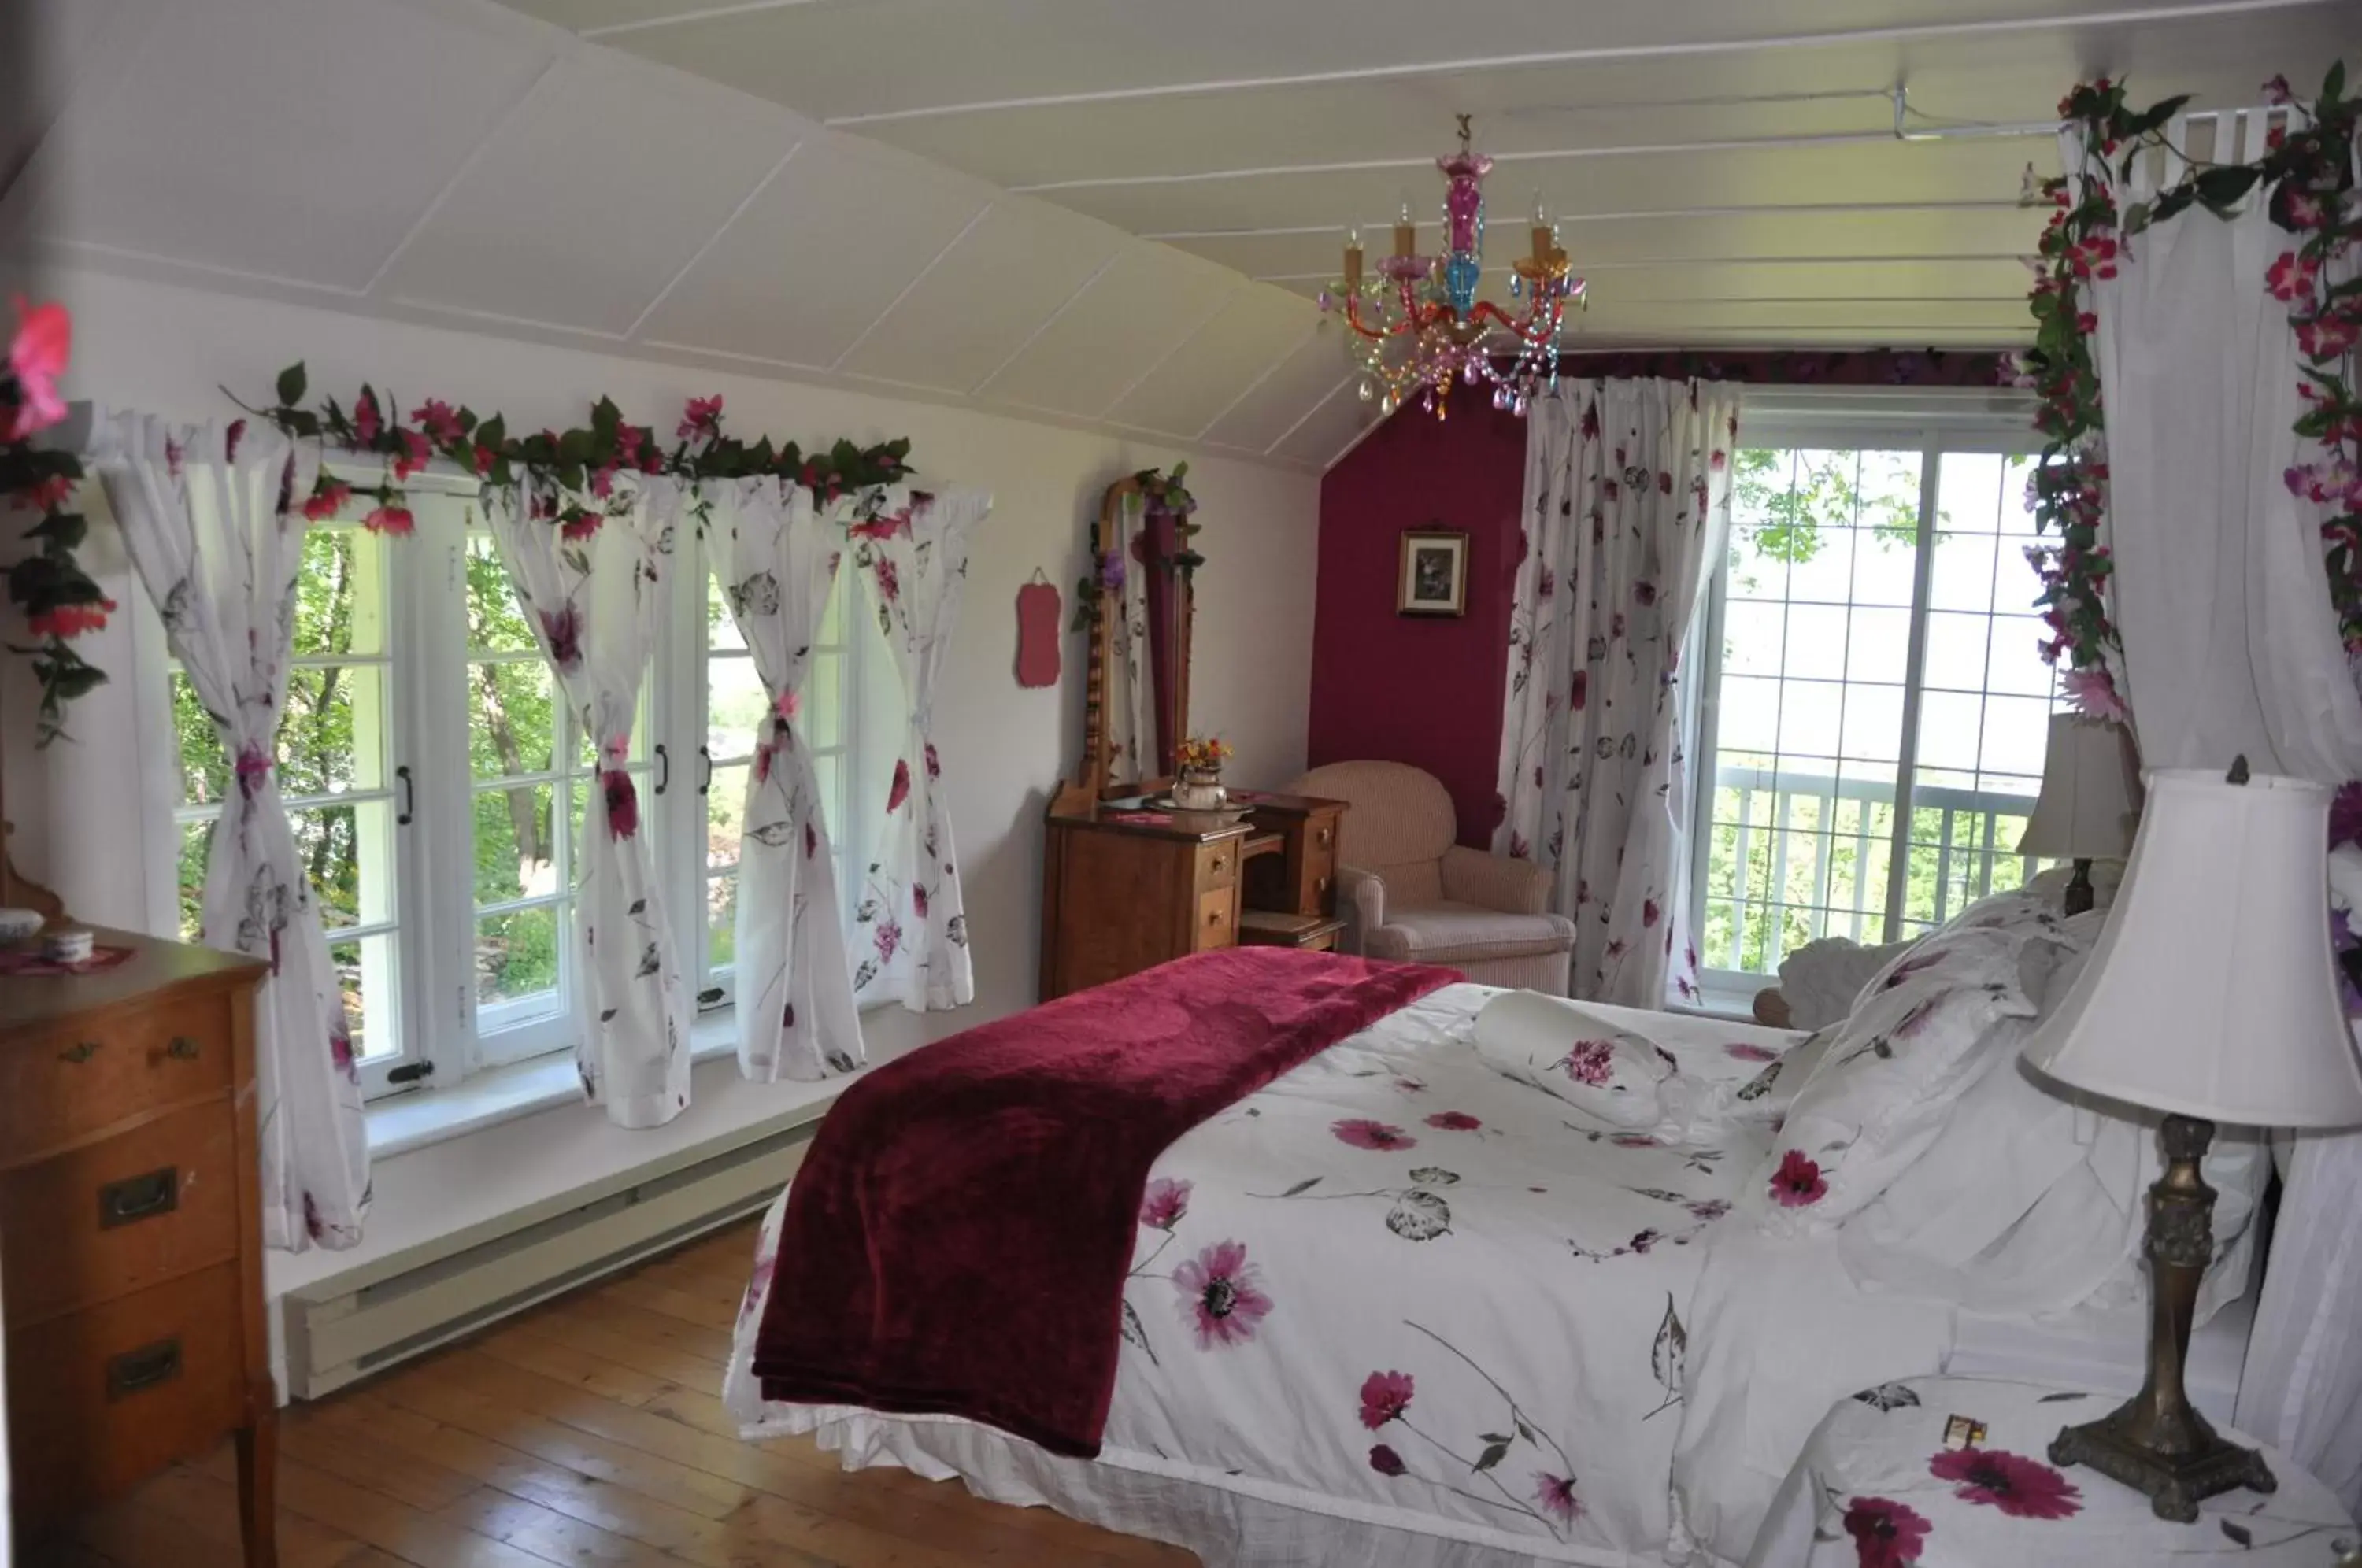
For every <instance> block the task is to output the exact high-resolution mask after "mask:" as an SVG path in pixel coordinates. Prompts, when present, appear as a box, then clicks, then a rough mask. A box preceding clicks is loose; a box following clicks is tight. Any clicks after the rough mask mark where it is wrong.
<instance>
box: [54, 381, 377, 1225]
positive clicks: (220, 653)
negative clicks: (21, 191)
mask: <svg viewBox="0 0 2362 1568" xmlns="http://www.w3.org/2000/svg"><path fill="white" fill-rule="evenodd" d="M91 447H92V450H91V458H92V466H93V467H94V469H96V471H97V473H98V477H99V479H100V480H101V482H102V483H104V484H105V487H106V495H107V501H108V502H109V504H110V505H111V506H112V507H113V509H114V512H115V515H116V520H117V521H118V522H119V523H120V524H121V525H122V529H123V541H124V545H125V547H126V549H127V551H128V553H129V555H130V557H131V564H132V568H133V569H134V570H135V571H137V572H138V576H139V580H140V583H141V585H142V586H143V587H144V588H145V589H146V590H147V591H148V594H149V597H150V598H152V599H153V600H154V601H155V602H156V606H157V608H158V610H159V611H160V612H161V613H162V615H163V620H164V635H165V637H166V640H167V642H168V643H169V644H170V646H171V650H172V655H173V657H176V658H178V659H179V660H180V661H181V664H182V668H184V669H185V670H186V671H187V672H188V678H189V683H190V685H191V686H192V687H193V688H194V690H195V691H196V694H197V698H198V701H201V702H203V703H204V708H205V712H207V713H208V714H209V715H210V716H211V717H212V719H213V722H214V726H215V729H216V730H217V731H218V732H219V733H220V735H221V740H222V746H223V749H224V750H225V751H226V752H227V753H228V755H229V756H230V758H231V759H232V770H231V771H232V777H233V778H234V779H235V781H236V785H235V788H234V789H233V790H232V791H231V792H230V793H229V795H228V797H227V798H226V800H225V801H223V803H222V816H221V823H220V824H219V825H218V826H217V827H215V830H214V835H213V848H212V851H211V853H210V855H209V856H208V858H207V862H206V867H205V893H204V941H205V943H206V944H207V945H208V946H213V947H222V948H229V949H233V950H235V951H237V952H239V953H245V954H248V955H252V956H254V957H257V958H267V959H269V960H270V969H271V972H270V978H268V979H266V980H265V981H264V982H263V984H262V989H261V994H260V995H259V998H258V999H257V1002H256V1006H255V1013H254V1031H255V1090H256V1098H257V1104H256V1107H255V1121H256V1126H257V1129H258V1131H259V1135H260V1140H261V1164H262V1171H261V1187H262V1235H263V1242H264V1243H265V1244H266V1245H269V1246H273V1247H283V1248H285V1249H287V1250H289V1251H291V1252H302V1251H304V1249H305V1248H307V1247H309V1246H312V1245H315V1244H316V1245H320V1246H325V1247H349V1246H351V1245H353V1244H354V1243H355V1242H359V1240H360V1239H361V1221H362V1219H363V1216H364V1215H365V1214H366V1213H367V1212H368V1209H369V1200H370V1187H369V1139H368V1136H367V1133H366V1132H365V1130H364V1128H363V1126H362V1122H361V1091H360V1082H359V1077H357V1075H356V1073H355V1070H354V1065H353V1049H352V1036H351V1032H350V1031H349V1029H348V1023H347V1021H346V1017H345V1008H344V998H343V992H342V989H341V988H340V987H339V985H338V982H337V973H336V969H335V967H334V966H332V965H331V964H330V962H329V957H328V944H327V940H326V937H325V936H324V935H323V934H322V933H321V930H320V912H319V910H318V909H317V908H316V907H315V905H314V903H313V900H312V886H311V883H310V881H309V880H308V879H307V878H305V876H304V866H303V862H302V860H301V859H300V858H299V857H298V856H297V855H296V850H295V838H294V834H293V831H292V828H291V827H290V826H289V823H288V820H287V809H286V807H285V806H284V805H282V804H281V801H280V796H279V778H278V770H277V767H275V760H276V756H277V750H278V734H279V715H280V713H281V710H282V708H283V706H284V703H285V700H286V696H287V674H288V658H289V653H290V648H291V646H292V641H293V637H294V627H295V585H296V580H297V576H298V574H299V572H300V570H301V569H302V566H303V560H304V528H305V526H306V525H305V523H304V512H303V502H304V498H305V497H307V496H309V495H310V494H311V493H312V480H313V476H314V475H315V473H316V472H317V471H318V468H319V451H318V448H317V447H316V446H315V444H313V443H311V442H290V441H289V440H288V439H287V438H286V437H285V436H281V434H280V433H279V432H278V431H277V430H276V429H274V428H272V427H270V426H269V425H260V424H259V423H257V424H254V425H249V424H248V422H247V421H245V420H242V419H241V420H237V421H234V422H233V423H231V424H229V425H170V424H167V423H166V422H165V421H163V420H161V419H158V418H156V417H154V416H152V415H149V414H116V415H114V416H112V417H102V418H101V419H99V420H98V421H97V422H96V424H95V425H94V428H93V431H92V438H91Z"/></svg>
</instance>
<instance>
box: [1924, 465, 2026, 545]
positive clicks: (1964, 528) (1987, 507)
mask: <svg viewBox="0 0 2362 1568" xmlns="http://www.w3.org/2000/svg"><path fill="white" fill-rule="evenodd" d="M2002 461H2003V459H2002V458H2001V456H2000V454H1999V453H1995V452H1947V453H1945V454H1944V462H1943V466H1942V468H1941V469H1940V470H1939V471H1938V472H1937V476H1936V505H1937V514H1936V526H1937V527H1938V528H1941V529H1950V530H1954V531H1957V532H1959V533H1963V534H1990V533H1992V532H1993V531H1994V530H1995V529H1996V528H1997V527H1998V526H1999V525H2000V512H2001V507H2002V504H2003V501H2002V491H2003V485H2002ZM2018 482H2019V485H2020V488H2021V489H2022V488H2023V486H2024V484H2025V481H2024V480H2019V481H2018Z"/></svg>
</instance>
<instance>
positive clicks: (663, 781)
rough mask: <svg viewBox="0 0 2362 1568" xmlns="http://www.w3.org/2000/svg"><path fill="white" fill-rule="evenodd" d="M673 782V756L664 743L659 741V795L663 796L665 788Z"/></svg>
mask: <svg viewBox="0 0 2362 1568" xmlns="http://www.w3.org/2000/svg"><path fill="white" fill-rule="evenodd" d="M671 782H672V754H671V753H670V752H668V751H667V750H665V748H664V743H663V742H661V741H659V742H657V794H659V795H661V794H663V793H664V792H665V786H666V785H668V784H669V783H671Z"/></svg>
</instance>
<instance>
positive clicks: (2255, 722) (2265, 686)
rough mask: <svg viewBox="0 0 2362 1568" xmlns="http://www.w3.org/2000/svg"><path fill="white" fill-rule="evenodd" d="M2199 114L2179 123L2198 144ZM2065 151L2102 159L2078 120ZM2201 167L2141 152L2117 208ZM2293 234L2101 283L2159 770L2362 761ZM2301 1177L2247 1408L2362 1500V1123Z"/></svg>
mask: <svg viewBox="0 0 2362 1568" xmlns="http://www.w3.org/2000/svg"><path fill="white" fill-rule="evenodd" d="M2241 118H2242V119H2243V120H2244V121H2245V122H2246V123H2245V124H2244V125H2242V126H2241V127H2239V134H2240V135H2241V136H2242V138H2243V141H2244V145H2245V146H2246V147H2248V148H2250V149H2253V148H2255V147H2257V146H2258V145H2260V138H2261V137H2262V135H2263V129H2264V127H2263V124H2262V118H2263V116H2262V115H2261V114H2260V112H2251V113H2249V114H2248V115H2246V116H2241ZM2188 129H2189V127H2188V126H2187V125H2186V124H2184V123H2177V124H2176V125H2174V126H2172V127H2169V129H2168V134H2169V137H2170V138H2171V139H2172V140H2173V141H2174V142H2175V143H2177V144H2179V145H2186V142H2185V138H2186V137H2187V135H2188ZM2229 129H2230V127H2228V126H2227V125H2225V126H2221V127H2218V128H2217V132H2216V134H2217V137H2218V138H2221V137H2222V136H2223V135H2224V134H2225V133H2226V132H2227V131H2228V130H2229ZM2218 145H2220V141H2219V139H2218ZM2064 153H2065V158H2066V166H2067V167H2068V168H2069V169H2070V171H2077V172H2078V175H2079V177H2091V176H2092V174H2093V173H2095V172H2096V171H2092V170H2089V169H2086V168H2085V165H2084V155H2083V153H2082V150H2081V148H2080V146H2078V145H2076V139H2075V138H2073V137H2072V136H2071V134H2070V137H2069V138H2066V140H2065V146H2064ZM2180 173H2181V170H2180V168H2178V167H2174V166H2172V165H2171V164H2168V165H2165V166H2163V167H2159V166H2158V165H2155V164H2142V165H2136V168H2135V170H2134V171H2133V175H2132V178H2131V179H2130V180H2128V181H2125V182H2123V183H2121V184H2120V185H2119V187H2118V189H2117V193H2116V198H2117V204H2118V206H2119V207H2120V208H2121V207H2123V206H2125V205H2126V204H2130V203H2132V202H2134V201H2137V200H2142V199H2145V198H2147V197H2148V196H2150V195H2153V194H2154V193H2155V191H2156V189H2157V188H2158V184H2159V183H2160V182H2163V181H2167V180H2171V179H2173V178H2177V177H2178V176H2179V175H2180ZM2292 248H2294V242H2293V239H2292V237H2290V236H2289V235H2288V234H2286V233H2284V232H2282V231H2281V230H2279V228H2277V227H2275V226H2273V225H2272V223H2271V221H2270V219H2269V217H2268V215H2266V213H2265V212H2264V210H2263V206H2262V204H2261V203H2260V202H2255V201H2251V202H2250V204H2249V205H2248V207H2247V209H2246V210H2245V211H2243V212H2241V213H2240V214H2238V215H2236V216H2235V217H2234V218H2232V219H2230V220H2228V221H2224V220H2222V219H2218V218H2216V217H2215V216H2213V215H2212V214H2209V213H2207V212H2204V211H2202V210H2197V209H2192V210H2190V211H2187V212H2184V213H2183V214H2181V215H2179V216H2177V217H2175V218H2173V219H2170V220H2169V221H2168V222H2166V223H2163V224H2160V225H2158V226H2156V227H2154V228H2152V229H2150V230H2148V231H2147V232H2146V233H2144V234H2142V235H2140V236H2137V237H2135V238H2134V239H2133V240H2132V241H2131V243H2130V244H2129V245H2127V246H2126V248H2125V256H2124V257H2123V259H2121V261H2120V263H2119V271H2118V275H2117V276H2116V277H2115V278H2114V279H2103V280H2097V281H2095V282H2094V284H2093V297H2094V302H2095V305H2096V314H2097V315H2098V317H2099V329H2098V335H2097V340H2096V342H2095V345H2094V349H2095V357H2096V359H2097V361H2098V367H2099V372H2100V382H2101V392H2102V398H2103V403H2104V404H2105V407H2106V417H2107V442H2108V465H2109V484H2110V509H2111V512H2112V514H2113V529H2112V531H2113V535H2114V552H2115V571H2114V577H2113V596H2114V602H2113V613H2114V618H2115V622H2116V628H2117V632H2118V635H2120V636H2121V637H2122V638H2123V640H2124V646H2125V657H2124V664H2125V700H2126V701H2127V702H2128V703H2129V704H2130V706H2131V708H2132V712H2133V723H2134V728H2135V730H2136V734H2138V736H2139V740H2140V747H2141V755H2142V758H2143V760H2144V762H2145V763H2146V764H2147V766H2149V767H2228V766H2229V764H2230V761H2231V759H2232V757H2233V756H2235V755H2237V754H2238V753H2240V752H2243V751H2244V752H2245V753H2246V755H2247V757H2248V760H2249V762H2250V763H2251V764H2253V765H2254V766H2256V767H2257V768H2259V769H2268V770H2270V771H2274V772H2279V773H2288V774H2294V775H2297V776H2299V777H2302V778H2314V779H2318V780H2320V781H2321V782H2323V783H2326V784H2331V785H2335V784H2339V783H2343V782H2344V781H2345V780H2346V779H2349V778H2356V777H2362V696H2357V694H2356V686H2355V679H2354V673H2353V671H2352V670H2351V668H2349V667H2348V666H2347V663H2346V660H2345V652H2344V649H2343V648H2342V646H2340V643H2339V638H2338V632H2337V624H2336V618H2335V614H2334V612H2333V610H2332V608H2331V605H2330V600H2329V593H2328V589H2327V587H2326V585H2325V580H2324V579H2323V565H2322V552H2321V540H2320V535H2319V525H2320V522H2321V520H2322V517H2323V514H2324V513H2325V510H2326V509H2325V508H2323V507H2321V506H2319V505H2317V504H2315V503H2313V502H2309V501H2305V500H2302V499H2301V498H2299V497H2297V496H2294V495H2291V494H2290V492H2289V490H2288V487H2287V485H2286V484H2285V482H2284V481H2283V480H2282V474H2283V472H2284V470H2286V469H2288V468H2289V467H2290V465H2291V464H2293V463H2296V462H2299V461H2301V460H2307V459H2310V458H2317V457H2318V456H2319V453H2318V450H2317V449H2313V448H2312V444H2311V443H2304V444H2303V446H2304V447H2306V448H2307V449H2306V450H2302V451H2301V450H2300V443H2299V441H2298V438H2297V436H2295V435H2294V433H2293V432H2292V430H2291V428H2290V427H2291V426H2292V425H2293V424H2294V423H2295V420H2296V417H2297V414H2298V400H2297V396H2296V388H2297V385H2298V382H2299V380H2300V377H2299V376H2298V373H2297V364H2298V360H2297V354H2296V348H2295V340H2294V337H2293V334H2292V332H2291V331H2290V326H2289V319H2288V307H2287V306H2286V305H2285V304H2282V303H2281V302H2279V301H2278V300H2275V299H2273V298H2272V297H2271V296H2270V294H2269V293H2268V291H2267V289H2266V287H2265V272H2266V271H2267V270H2268V268H2269V267H2270V266H2271V264H2272V263H2273V261H2274V260H2276V259H2278V258H2279V256H2280V255H2281V253H2282V252H2284V251H2287V250H2290V249H2292ZM2229 1044H2231V1045H2232V1046H2234V1047H2235V1042H2232V1043H2229ZM2286 1174H2287V1187H2286V1191H2285V1193H2284V1196H2283V1198H2282V1201H2281V1206H2280V1214H2279V1229H2278V1230H2277V1231H2276V1232H2275V1233H2274V1236H2273V1241H2272V1252H2271V1261H2270V1265H2269V1268H2268V1272H2267V1274H2266V1275H2265V1280H2264V1290H2263V1296H2262V1299H2261V1300H2260V1302H2259V1303H2258V1305H2257V1318H2256V1327H2255V1332H2254V1337H2253V1339H2252V1340H2251V1342H2250V1343H2249V1346H2248V1352H2247V1362H2246V1371H2245V1374H2244V1375H2243V1376H2242V1378H2241V1380H2240V1387H2239V1404H2238V1412H2237V1419H2238V1423H2239V1425H2240V1426H2241V1427H2242V1428H2244V1429H2245V1430H2247V1431H2249V1432H2251V1433H2253V1434H2255V1435H2256V1436H2257V1437H2260V1438H2264V1439H2266V1440H2268V1441H2271V1442H2273V1443H2275V1444H2277V1445H2279V1447H2280V1448H2282V1449H2283V1450H2285V1451H2287V1452H2288V1453H2289V1454H2290V1457H2292V1458H2293V1459H2295V1460H2296V1461H2297V1462H2298V1463H2301V1464H2303V1465H2304V1466H2306V1467H2307V1468H2308V1469H2310V1470H2312V1472H2313V1473H2314V1474H2318V1475H2319V1476H2321V1478H2322V1479H2323V1481H2325V1482H2327V1483H2328V1484H2329V1485H2331V1486H2332V1487H2333V1488H2334V1489H2335V1490H2336V1491H2337V1492H2338V1494H2339V1495H2340V1496H2343V1497H2344V1498H2345V1501H2346V1503H2347V1505H2348V1506H2349V1507H2362V1135H2356V1134H2351V1133H2347V1134H2339V1135H2334V1136H2315V1135H2308V1136H2305V1137H2302V1138H2300V1139H2298V1140H2296V1141H2295V1143H2294V1145H2293V1148H2292V1151H2291V1154H2290V1159H2289V1161H2288V1165H2287V1173H2286Z"/></svg>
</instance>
